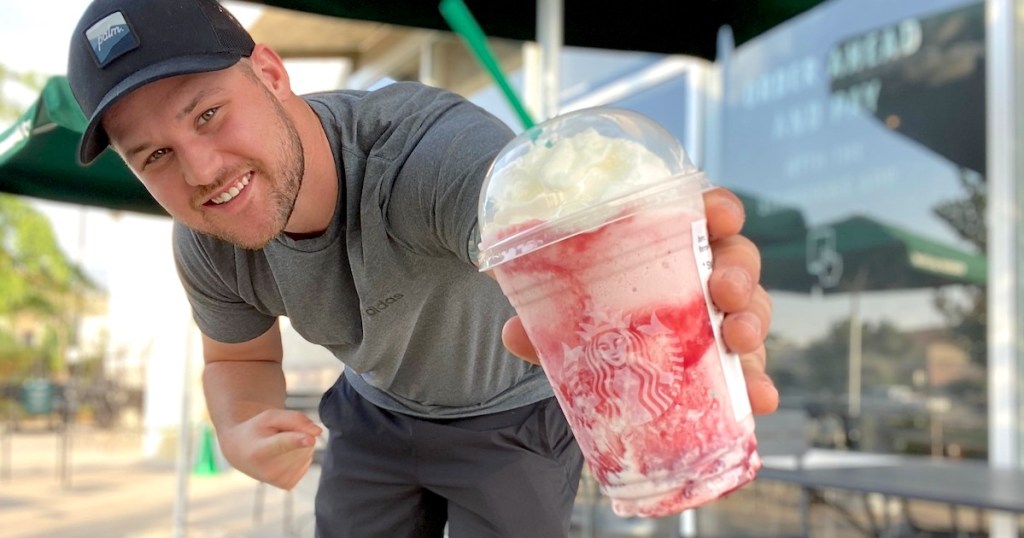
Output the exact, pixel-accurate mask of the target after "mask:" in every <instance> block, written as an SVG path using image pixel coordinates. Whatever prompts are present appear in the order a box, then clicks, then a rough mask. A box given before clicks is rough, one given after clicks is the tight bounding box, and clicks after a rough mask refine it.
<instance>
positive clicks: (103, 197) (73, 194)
mask: <svg viewBox="0 0 1024 538" xmlns="http://www.w3.org/2000/svg"><path fill="white" fill-rule="evenodd" d="M85 124H86V120H85V116H83V115H82V111H81V109H80V108H79V107H78V104H77V103H75V99H74V97H73V96H72V95H71V89H70V88H69V87H68V83H67V79H66V78H65V77H63V76H57V77H53V78H51V79H49V80H48V81H47V83H46V85H45V86H44V87H43V91H42V92H41V94H40V95H39V97H38V98H37V99H36V101H35V103H33V104H32V106H31V107H29V109H28V110H27V111H26V112H25V113H24V114H22V116H21V117H20V118H19V119H18V121H17V122H15V124H14V125H12V126H11V127H9V128H8V129H7V130H6V131H4V132H3V133H2V134H0V191H3V192H9V193H13V194H22V195H26V196H32V197H36V198H44V199H48V200H55V201H59V202H68V203H72V204H80V205H88V206H97V207H105V208H108V209H117V210H126V211H135V212H139V213H148V214H154V215H165V214H166V213H164V211H163V209H162V208H161V207H160V206H159V205H158V204H157V203H156V202H155V201H153V199H152V197H150V195H149V193H148V192H147V191H146V189H145V188H144V187H143V186H142V183H140V182H139V180H138V179H136V178H135V176H134V175H133V174H132V173H131V171H130V170H129V169H128V167H127V166H125V164H124V162H123V161H121V159H120V158H119V157H118V156H117V155H116V154H114V153H113V152H112V151H107V152H105V153H103V155H101V156H100V158H99V159H97V160H96V161H95V162H94V163H93V164H92V165H90V166H87V167H82V166H80V165H79V164H78V161H77V160H76V155H77V152H76V151H75V148H77V147H78V139H79V138H80V137H81V135H82V131H84V130H85Z"/></svg>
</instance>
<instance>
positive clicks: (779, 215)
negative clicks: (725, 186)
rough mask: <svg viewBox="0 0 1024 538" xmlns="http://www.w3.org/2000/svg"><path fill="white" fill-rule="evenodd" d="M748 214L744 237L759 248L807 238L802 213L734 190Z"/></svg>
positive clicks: (744, 226)
mask: <svg viewBox="0 0 1024 538" xmlns="http://www.w3.org/2000/svg"><path fill="white" fill-rule="evenodd" d="M733 194H735V195H736V196H737V197H738V198H739V199H740V202H741V203H743V208H744V210H745V211H746V220H745V221H744V223H743V235H745V236H746V237H747V238H748V239H750V240H751V241H753V242H754V243H755V244H756V245H757V246H758V247H759V248H764V247H765V246H766V245H771V244H776V243H780V242H788V241H792V240H793V239H796V238H802V237H804V235H806V234H807V223H806V221H805V220H804V214H803V212H802V211H800V210H799V209H797V208H795V207H791V206H787V205H782V204H779V203H776V202H773V201H770V200H767V199H764V198H760V197H758V196H755V195H752V194H749V193H747V192H743V191H738V190H734V191H733Z"/></svg>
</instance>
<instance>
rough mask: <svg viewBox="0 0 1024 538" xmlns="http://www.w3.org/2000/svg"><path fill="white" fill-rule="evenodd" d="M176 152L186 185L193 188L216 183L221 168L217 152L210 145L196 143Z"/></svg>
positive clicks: (201, 142) (200, 142)
mask: <svg viewBox="0 0 1024 538" xmlns="http://www.w3.org/2000/svg"><path fill="white" fill-rule="evenodd" d="M177 151H178V162H179V163H181V169H182V170H181V173H182V175H183V176H184V178H185V182H186V183H188V184H189V185H191V186H193V187H198V186H200V185H210V184H212V183H216V181H217V174H218V173H219V172H220V171H221V170H222V169H223V168H222V166H221V161H220V158H218V157H217V152H216V151H215V150H214V148H213V147H212V146H211V145H210V144H208V143H204V142H203V141H197V142H193V143H192V144H188V145H185V146H182V147H179V148H178V150H177Z"/></svg>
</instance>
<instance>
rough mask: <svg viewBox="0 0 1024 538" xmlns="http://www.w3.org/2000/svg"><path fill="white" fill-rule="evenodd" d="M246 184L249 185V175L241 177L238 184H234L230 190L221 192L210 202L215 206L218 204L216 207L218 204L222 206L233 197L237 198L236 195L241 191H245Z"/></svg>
mask: <svg viewBox="0 0 1024 538" xmlns="http://www.w3.org/2000/svg"><path fill="white" fill-rule="evenodd" d="M248 184H249V174H246V175H244V176H242V179H241V180H239V181H238V183H235V184H234V185H232V186H231V188H230V189H228V190H226V191H224V192H222V193H221V194H220V196H215V197H214V198H213V199H212V200H210V201H211V202H213V203H215V204H218V205H219V204H223V203H224V202H228V201H230V200H231V199H232V198H234V197H235V196H238V193H240V192H242V190H243V189H245V186H246V185H248Z"/></svg>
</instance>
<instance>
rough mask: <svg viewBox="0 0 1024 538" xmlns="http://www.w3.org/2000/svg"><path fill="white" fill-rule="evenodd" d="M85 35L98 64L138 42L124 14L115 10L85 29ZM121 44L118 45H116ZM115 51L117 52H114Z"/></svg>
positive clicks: (111, 58) (133, 46) (107, 60)
mask: <svg viewBox="0 0 1024 538" xmlns="http://www.w3.org/2000/svg"><path fill="white" fill-rule="evenodd" d="M85 37H86V38H87V39H88V40H89V44H90V45H91V46H92V52H93V54H95V55H96V59H97V60H98V61H99V63H100V65H105V64H107V63H108V62H110V61H111V60H113V59H114V58H116V57H117V56H120V55H121V54H123V53H125V52H128V51H129V50H131V49H133V48H135V47H136V46H137V45H138V44H139V43H138V41H137V40H136V39H135V36H133V35H132V31H131V29H130V28H129V27H128V21H126V20H125V18H124V14H122V13H121V12H120V11H116V12H114V13H111V14H110V15H107V16H106V17H103V18H102V19H100V21H99V22H97V23H96V24H94V25H92V26H90V27H89V29H88V30H86V31H85ZM120 44H123V46H121V47H118V45H120ZM117 51H119V52H117ZM115 52H117V53H116V54H115Z"/></svg>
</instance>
